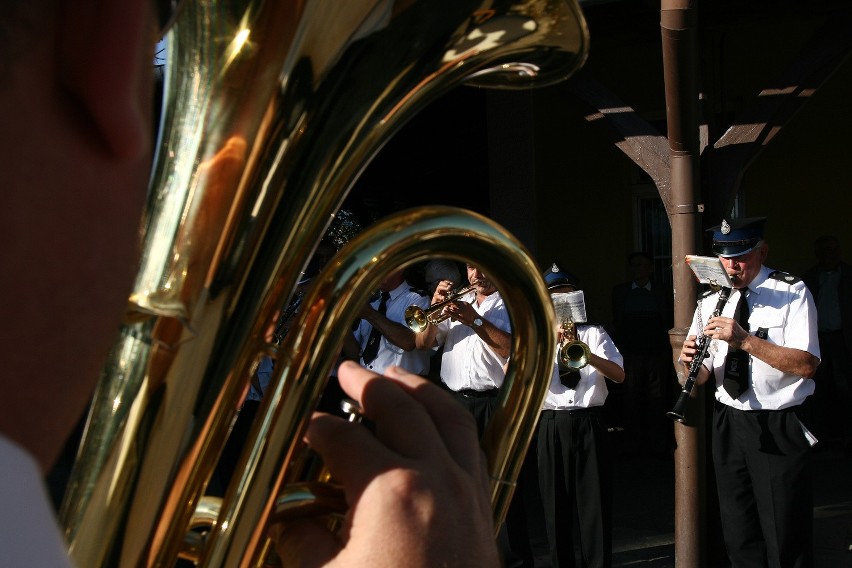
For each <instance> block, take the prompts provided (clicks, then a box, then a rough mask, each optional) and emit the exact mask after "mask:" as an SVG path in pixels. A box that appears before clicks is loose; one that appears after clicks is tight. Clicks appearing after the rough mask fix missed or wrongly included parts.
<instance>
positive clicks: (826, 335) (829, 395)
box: [802, 235, 852, 456]
mask: <svg viewBox="0 0 852 568" xmlns="http://www.w3.org/2000/svg"><path fill="white" fill-rule="evenodd" d="M814 254H815V255H816V258H817V264H816V265H815V266H813V267H811V268H810V269H809V270H808V271H807V272H805V274H804V276H802V280H804V281H805V284H806V285H807V286H808V290H810V291H811V294H813V296H814V302H815V303H816V308H817V313H818V314H819V317H818V320H817V321H818V322H819V326H818V330H819V349H820V353H821V355H822V362H821V363H820V366H819V367H817V371H816V374H815V375H814V382H815V383H816V391H815V392H814V400H813V405H814V412H813V414H812V416H813V418H814V420H815V421H816V424H815V426H816V428H815V430H816V434H817V435H818V436H819V437H820V438H824V439H825V440H830V439H831V438H832V437H834V438H837V439H838V440H839V441H840V443H841V444H842V446H843V450H844V451H845V453H846V455H848V456H852V391H850V384H849V383H850V381H852V360H850V356H852V266H850V265H849V264H848V263H846V262H843V260H842V255H841V251H840V241H839V240H838V239H837V237H835V236H834V235H823V236H821V237H818V238H817V239H816V240H815V241H814Z"/></svg>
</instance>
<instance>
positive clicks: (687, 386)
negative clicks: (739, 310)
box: [666, 286, 731, 423]
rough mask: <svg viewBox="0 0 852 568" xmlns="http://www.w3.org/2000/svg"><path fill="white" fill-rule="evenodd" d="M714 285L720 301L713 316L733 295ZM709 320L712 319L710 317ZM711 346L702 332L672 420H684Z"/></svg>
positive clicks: (725, 289) (729, 291)
mask: <svg viewBox="0 0 852 568" xmlns="http://www.w3.org/2000/svg"><path fill="white" fill-rule="evenodd" d="M713 287H714V288H717V289H719V301H718V302H717V303H716V309H715V310H713V313H712V314H711V315H710V317H711V318H714V317H717V316H719V315H720V314H721V313H722V309H723V308H724V307H725V302H727V301H728V296H730V295H731V289H730V288H721V287H719V286H713ZM707 321H710V319H709V318H708V320H707ZM709 348H710V337H709V336H707V335H704V334H703V333H702V334H701V337H700V338H699V339H698V349H697V350H696V352H695V357H693V359H692V364H691V365H690V366H689V376H688V377H686V382H684V383H683V390H681V391H680V396H678V399H677V402H675V405H674V408H672V409H671V410H670V411H668V412H667V413H666V416H668V417H669V418H671V419H672V420H675V421H677V422H680V423H683V422H684V419H683V415H684V413H685V412H686V405H687V403H688V402H689V396H690V394H691V393H692V389H693V387H694V386H695V379H696V378H697V377H698V371H700V370H701V364H702V363H703V362H704V359H705V358H706V357H707V350H708V349H709Z"/></svg>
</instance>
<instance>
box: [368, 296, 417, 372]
mask: <svg viewBox="0 0 852 568" xmlns="http://www.w3.org/2000/svg"><path fill="white" fill-rule="evenodd" d="M380 301H381V299H376V300H375V301H373V302H372V303H371V304H370V305H371V306H373V308H375V309H378V307H379V302H380ZM412 305H415V306H420V307H421V308H423V309H426V308H428V307H429V298H428V297H427V296H424V295H422V294H421V293H420V292H418V291H417V290H415V289H414V288H412V287H411V284H409V283H408V282H403V283H402V284H400V285H399V286H397V287H396V288H394V289H393V290H391V291H390V296H389V297H388V302H387V305H386V308H387V311H386V312H385V316H386V317H387V318H388V319H389V320H391V321H394V322H397V323H401V324H402V325H405V310H406V309H407V308H408V307H409V306H412ZM371 331H373V325H372V324H371V323H370V322H368V321H367V320H361V323H360V324H359V325H358V329H356V330H355V340H356V341H357V342H358V345H360V347H361V352H362V353H363V352H364V348H365V347H366V346H367V341H368V340H369V339H370V332H371ZM431 354H432V352H431V351H429V350H426V349H412V350H411V351H406V350H405V349H403V348H402V347H399V346H397V345H394V344H393V343H391V342H390V341H388V339H387V338H386V337H385V336H382V338H381V340H380V342H379V352H378V353H377V354H376V358H375V359H373V361H372V362H371V363H369V364H364V360H363V359H361V360H360V363H361V365H363V366H364V367H366V368H367V369H370V370H371V371H375V372H377V373H384V372H385V369H387V368H388V367H391V366H393V365H398V366H400V367H402V368H403V369H405V370H407V371H409V372H411V373H414V374H415V375H426V374H428V373H429V356H430V355H431Z"/></svg>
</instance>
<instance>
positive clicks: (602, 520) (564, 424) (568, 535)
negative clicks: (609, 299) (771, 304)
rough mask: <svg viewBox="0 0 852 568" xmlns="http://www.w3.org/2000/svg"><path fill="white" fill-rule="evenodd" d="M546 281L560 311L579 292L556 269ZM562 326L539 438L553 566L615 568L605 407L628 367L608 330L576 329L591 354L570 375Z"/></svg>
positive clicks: (557, 334)
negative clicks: (562, 353)
mask: <svg viewBox="0 0 852 568" xmlns="http://www.w3.org/2000/svg"><path fill="white" fill-rule="evenodd" d="M544 281H545V283H546V284H547V288H548V290H549V291H550V295H551V299H552V301H553V303H554V308H556V306H557V305H558V304H560V303H561V302H563V301H565V300H567V296H568V295H569V294H570V293H572V292H576V291H577V289H578V288H577V280H576V278H575V277H574V276H573V275H571V274H570V273H568V272H565V271H562V270H560V269H559V267H558V266H557V265H556V264H555V263H554V264H553V265H552V267H551V268H550V269H549V270H547V271H546V272H545V273H544ZM558 311H559V310H558V308H557V312H558ZM557 319H558V318H557ZM556 323H557V324H558V329H555V330H554V333H555V339H554V340H555V341H556V343H557V354H556V361H555V362H554V365H553V376H552V378H551V381H550V388H549V389H548V392H547V396H546V397H545V400H544V405H543V407H542V411H541V418H540V420H539V424H538V432H537V438H538V476H539V485H540V487H541V500H542V503H544V519H545V526H546V528H547V539H548V543H549V549H550V560H551V564H550V565H551V566H553V567H554V568H556V567H560V568H564V567H569V566H571V567H572V566H584V567H586V566H588V567H592V566H595V567H606V566H612V456H611V452H610V449H609V444H608V432H607V426H606V424H605V421H604V415H603V405H604V402H605V401H606V397H607V393H608V390H607V380H609V381H611V382H613V383H621V382H622V381H624V380H625V379H624V378H625V373H624V367H623V359H622V357H621V353H619V351H618V349H617V348H616V346H615V343H613V341H612V339H611V338H610V337H609V334H607V332H606V331H605V330H604V328H603V327H602V326H599V325H590V324H588V323H586V322H575V331H574V334H575V336H574V337H575V338H576V340H578V341H581V342H582V343H584V344H585V345H586V346H587V347H588V363H587V364H586V365H585V366H583V367H582V368H580V369H579V370H576V369H573V368H570V367H567V368H566V367H565V366H563V364H562V363H560V357H559V348H560V347H561V346H562V345H563V341H565V340H566V339H568V340H570V338H571V337H570V335H569V336H568V337H567V338H566V336H565V334H566V331H568V330H566V328H565V325H564V323H565V322H559V321H558V322H556ZM578 364H579V363H578ZM575 521H576V523H577V525H576V526H575V525H574V523H575ZM575 535H577V536H578V539H579V541H578V542H577V544H578V547H577V548H578V549H579V551H580V559H579V561H578V560H576V559H575V551H574V549H575Z"/></svg>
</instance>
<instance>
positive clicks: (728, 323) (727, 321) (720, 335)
mask: <svg viewBox="0 0 852 568" xmlns="http://www.w3.org/2000/svg"><path fill="white" fill-rule="evenodd" d="M704 334H705V335H709V336H710V337H712V338H713V339H719V340H721V341H724V342H726V343H727V344H728V345H729V346H730V347H731V349H740V348H741V347H742V344H743V342H744V341H745V340H746V338H748V336H749V332H747V331H746V330H745V329H743V327H742V326H741V325H740V324H739V322H738V321H737V320H735V319H733V318H726V317H722V316H716V317H712V318H710V319H709V320H708V321H707V325H705V326H704Z"/></svg>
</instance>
